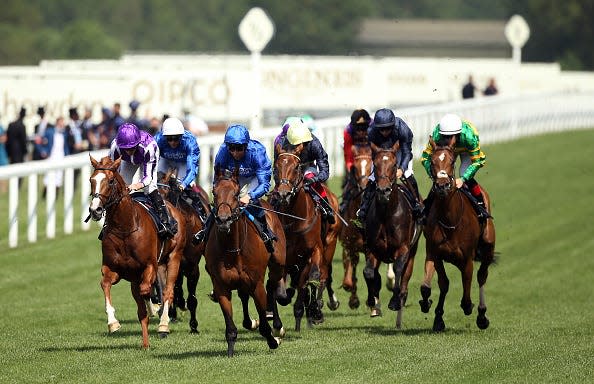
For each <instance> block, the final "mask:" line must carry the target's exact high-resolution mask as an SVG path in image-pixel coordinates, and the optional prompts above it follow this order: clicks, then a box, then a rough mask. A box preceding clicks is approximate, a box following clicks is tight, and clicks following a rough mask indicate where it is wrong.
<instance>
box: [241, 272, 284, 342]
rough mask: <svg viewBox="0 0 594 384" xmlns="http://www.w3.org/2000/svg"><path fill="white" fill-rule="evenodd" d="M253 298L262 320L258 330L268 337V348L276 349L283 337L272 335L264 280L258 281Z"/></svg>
mask: <svg viewBox="0 0 594 384" xmlns="http://www.w3.org/2000/svg"><path fill="white" fill-rule="evenodd" d="M252 298H253V299H254V304H255V305H256V310H257V311H258V318H259V320H260V322H259V324H258V330H259V331H260V335H262V336H263V337H264V338H265V339H266V342H267V343H268V348H270V349H276V348H278V346H279V345H280V343H281V339H280V338H279V337H274V336H273V335H272V329H271V328H270V324H268V321H267V320H266V289H264V284H263V283H262V281H258V282H257V283H256V287H255V289H254V292H253V293H252ZM246 301H247V300H246ZM242 303H243V300H242Z"/></svg>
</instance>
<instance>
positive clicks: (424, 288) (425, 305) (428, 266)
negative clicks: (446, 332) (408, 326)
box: [419, 251, 435, 313]
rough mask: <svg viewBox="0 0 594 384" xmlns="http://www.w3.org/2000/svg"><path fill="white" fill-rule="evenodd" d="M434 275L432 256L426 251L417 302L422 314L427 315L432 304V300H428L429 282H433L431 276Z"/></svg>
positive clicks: (429, 293)
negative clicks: (419, 297)
mask: <svg viewBox="0 0 594 384" xmlns="http://www.w3.org/2000/svg"><path fill="white" fill-rule="evenodd" d="M434 274H435V261H434V260H433V256H431V254H430V253H429V251H426V255H425V275H424V276H423V282H422V283H421V297H422V299H421V300H419V305H420V306H421V311H422V312H423V313H428V312H429V309H430V308H431V304H433V300H431V299H430V297H431V281H432V280H433V275H434Z"/></svg>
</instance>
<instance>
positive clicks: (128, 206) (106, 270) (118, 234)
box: [89, 156, 186, 348]
mask: <svg viewBox="0 0 594 384" xmlns="http://www.w3.org/2000/svg"><path fill="white" fill-rule="evenodd" d="M90 158H91V164H92V165H93V168H94V169H95V170H94V172H93V174H92V175H91V178H90V182H91V196H92V197H93V199H92V200H91V204H90V206H89V213H90V214H91V217H92V218H93V220H95V221H98V220H100V219H101V218H102V217H103V215H105V226H104V229H103V239H102V241H101V248H102V252H103V262H102V267H101V274H102V275H103V278H102V279H101V288H102V289H103V294H104V296H105V311H106V313H107V325H108V329H109V332H110V333H113V332H115V331H117V330H118V329H120V323H119V321H118V320H117V319H116V317H115V309H114V307H113V304H112V301H111V286H112V285H113V284H117V283H118V282H119V281H120V279H124V280H128V281H130V286H131V290H132V296H133V297H134V300H135V301H136V305H137V307H138V311H137V313H138V320H139V321H140V325H141V328H142V346H143V347H144V348H148V347H149V337H148V323H149V312H151V313H150V314H151V315H153V313H152V310H153V307H152V305H151V304H150V292H151V286H152V285H153V283H154V282H155V279H156V275H157V268H158V265H159V264H165V265H166V266H167V272H168V274H167V283H166V285H165V289H164V292H163V309H164V310H163V314H162V315H161V319H160V324H159V328H158V332H159V335H160V336H161V337H166V336H167V334H168V333H169V316H168V308H169V306H170V305H171V303H172V302H173V285H174V283H175V279H176V278H177V273H178V270H179V264H180V260H181V257H182V252H183V247H184V245H185V244H186V229H185V226H184V224H185V223H184V221H183V220H182V215H181V213H180V212H179V211H178V210H177V209H175V208H174V207H172V206H171V205H170V204H169V205H168V207H169V210H170V212H171V214H172V216H173V217H174V218H175V220H177V223H178V232H177V234H176V235H175V236H174V237H173V238H172V239H161V238H159V237H158V235H157V228H156V226H155V223H154V221H153V219H152V218H151V215H150V213H149V212H148V211H147V210H146V209H145V208H143V207H142V206H141V204H140V203H138V202H136V201H135V200H133V199H132V197H131V196H130V194H129V193H128V190H127V189H126V183H125V182H124V179H122V177H121V176H120V174H119V173H118V168H119V166H120V161H121V159H117V160H116V161H112V160H111V159H110V158H109V157H107V156H106V157H104V158H102V159H101V161H99V162H98V161H96V160H95V159H93V158H92V157H90ZM147 310H148V312H147Z"/></svg>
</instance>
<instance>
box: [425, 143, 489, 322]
mask: <svg viewBox="0 0 594 384" xmlns="http://www.w3.org/2000/svg"><path fill="white" fill-rule="evenodd" d="M430 144H431V147H432V148H433V154H432V155H431V176H432V179H433V186H432V188H433V193H434V195H435V198H434V202H433V204H432V207H431V211H430V212H429V214H428V217H427V223H426V225H425V227H424V230H423V232H424V234H425V238H426V259H425V277H424V279H423V283H422V285H421V296H422V300H421V301H419V304H420V305H421V310H422V311H423V312H425V313H427V312H429V308H430V307H431V303H432V302H431V300H430V299H429V297H430V296H431V280H432V278H433V273H434V272H435V271H437V279H438V280H437V281H438V284H439V301H438V303H437V306H436V308H435V319H434V321H433V331H435V332H441V331H443V330H444V329H445V322H444V320H443V313H444V310H443V306H444V302H445V298H446V295H447V293H448V289H449V280H448V277H447V275H446V272H445V268H444V261H445V262H448V263H451V264H453V265H455V266H456V267H457V268H458V269H459V270H460V272H461V273H462V287H463V294H462V300H461V302H460V307H461V308H462V310H463V311H464V314H465V315H467V316H468V315H470V314H471V313H472V308H473V306H474V305H473V303H472V301H471V299H470V287H471V285H472V274H473V264H474V261H475V260H477V261H480V262H481V265H480V267H479V270H478V272H477V281H478V285H479V306H478V316H477V319H476V325H477V326H478V327H479V328H480V329H486V328H487V327H489V319H488V318H487V316H486V312H487V305H486V303H485V292H484V288H485V287H484V286H485V283H486V281H487V276H488V274H489V271H488V268H489V265H490V264H491V263H493V262H494V250H495V225H494V224H493V219H492V218H488V219H487V220H486V222H484V223H482V222H480V221H479V219H478V217H477V215H476V213H475V211H474V208H473V205H472V203H471V202H470V200H469V197H468V196H467V195H466V194H465V193H463V191H462V190H461V189H458V188H456V186H455V178H454V173H455V162H456V154H455V152H454V148H455V145H456V142H455V137H452V139H451V140H450V141H449V142H448V143H447V145H444V146H437V144H436V143H435V141H433V139H430ZM481 189H482V188H481ZM482 193H483V197H484V201H485V206H486V207H487V209H488V211H489V212H490V211H491V202H490V199H489V195H488V194H487V192H486V191H485V190H484V189H482Z"/></svg>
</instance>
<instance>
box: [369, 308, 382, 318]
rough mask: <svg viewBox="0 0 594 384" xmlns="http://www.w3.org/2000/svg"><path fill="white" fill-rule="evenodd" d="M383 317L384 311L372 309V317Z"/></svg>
mask: <svg viewBox="0 0 594 384" xmlns="http://www.w3.org/2000/svg"><path fill="white" fill-rule="evenodd" d="M381 315H382V310H381V309H379V308H371V317H378V316H381Z"/></svg>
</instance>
